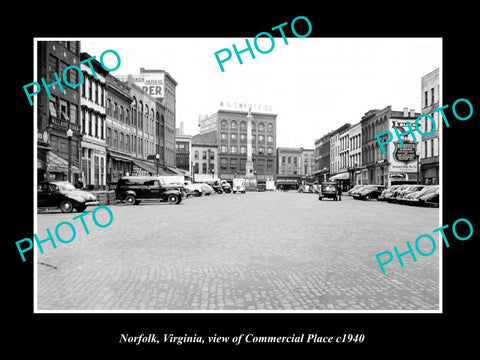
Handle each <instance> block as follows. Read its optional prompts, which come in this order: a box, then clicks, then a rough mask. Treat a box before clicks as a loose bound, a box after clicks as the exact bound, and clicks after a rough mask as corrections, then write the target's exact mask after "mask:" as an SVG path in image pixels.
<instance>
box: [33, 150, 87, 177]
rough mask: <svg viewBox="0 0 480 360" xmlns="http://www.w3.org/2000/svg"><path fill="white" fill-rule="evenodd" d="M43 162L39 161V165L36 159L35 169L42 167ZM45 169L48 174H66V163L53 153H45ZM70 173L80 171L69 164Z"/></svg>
mask: <svg viewBox="0 0 480 360" xmlns="http://www.w3.org/2000/svg"><path fill="white" fill-rule="evenodd" d="M42 163H43V161H41V160H40V164H39V162H38V159H37V168H38V166H39V165H40V166H41V165H42ZM47 168H48V170H49V171H50V172H67V171H68V161H67V160H65V159H64V158H63V157H61V156H60V155H57V154H55V153H54V152H53V151H48V152H47ZM71 170H72V173H80V169H79V168H78V167H77V166H75V165H73V164H71Z"/></svg>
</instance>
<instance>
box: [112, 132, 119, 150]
mask: <svg viewBox="0 0 480 360" xmlns="http://www.w3.org/2000/svg"><path fill="white" fill-rule="evenodd" d="M117 137H118V132H117V130H113V146H114V147H117Z"/></svg>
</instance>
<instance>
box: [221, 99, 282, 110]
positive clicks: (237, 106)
mask: <svg viewBox="0 0 480 360" xmlns="http://www.w3.org/2000/svg"><path fill="white" fill-rule="evenodd" d="M220 109H225V110H242V111H248V109H252V112H254V111H257V112H272V111H273V107H272V105H265V104H257V103H249V102H239V101H220Z"/></svg>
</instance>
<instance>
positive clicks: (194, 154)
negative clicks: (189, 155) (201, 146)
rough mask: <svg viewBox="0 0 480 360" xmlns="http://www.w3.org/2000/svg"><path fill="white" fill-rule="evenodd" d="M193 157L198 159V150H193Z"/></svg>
mask: <svg viewBox="0 0 480 360" xmlns="http://www.w3.org/2000/svg"><path fill="white" fill-rule="evenodd" d="M193 158H194V159H195V160H198V151H197V150H195V152H194V153H193Z"/></svg>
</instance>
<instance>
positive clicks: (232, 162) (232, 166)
mask: <svg viewBox="0 0 480 360" xmlns="http://www.w3.org/2000/svg"><path fill="white" fill-rule="evenodd" d="M230 171H237V159H235V158H231V159H230Z"/></svg>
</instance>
